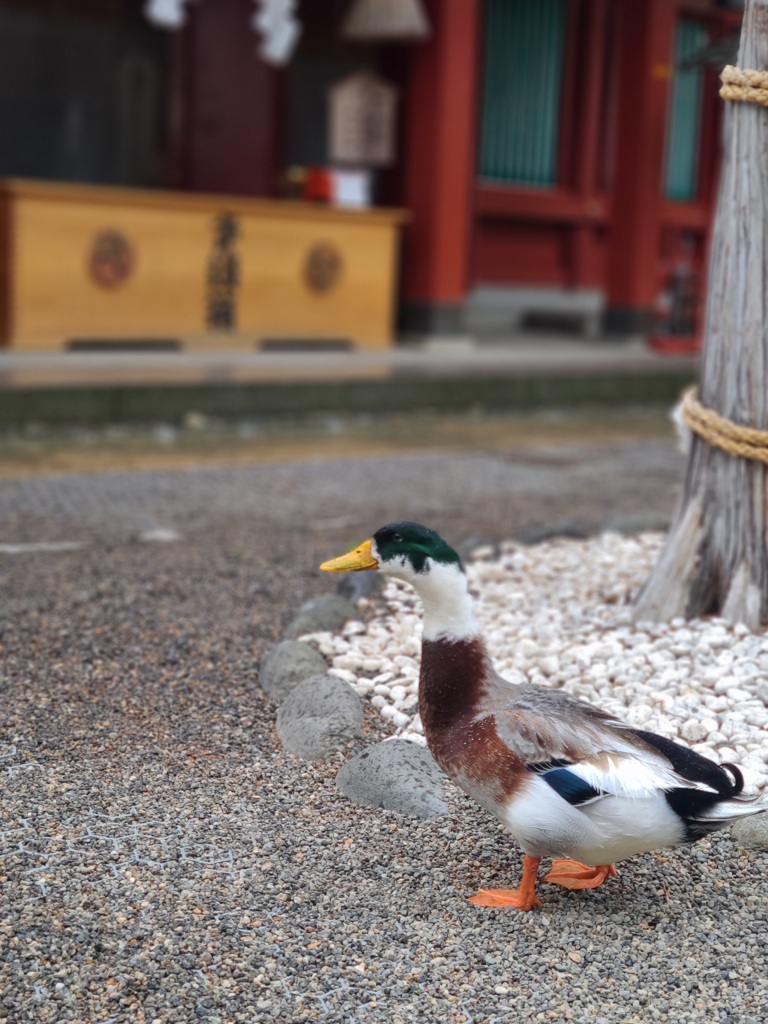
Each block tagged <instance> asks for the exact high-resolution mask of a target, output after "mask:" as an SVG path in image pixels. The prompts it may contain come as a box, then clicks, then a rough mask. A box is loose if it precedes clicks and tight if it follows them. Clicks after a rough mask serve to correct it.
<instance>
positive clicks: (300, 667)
mask: <svg viewBox="0 0 768 1024" xmlns="http://www.w3.org/2000/svg"><path fill="white" fill-rule="evenodd" d="M327 668H328V665H327V663H326V660H325V658H324V657H323V656H322V654H320V653H319V651H316V650H315V649H314V647H310V646H309V645H308V644H302V643H299V642H298V640H281V641H280V643H279V644H275V646H274V647H271V648H270V649H269V650H268V651H267V654H266V655H265V657H264V659H263V660H262V662H261V665H260V666H259V683H260V684H261V688H262V690H263V691H264V692H265V693H266V695H267V696H268V697H269V698H270V699H271V700H273V701H274V702H275V703H276V704H281V703H282V702H283V701H284V700H285V698H286V697H287V696H288V694H289V693H290V692H291V690H293V689H294V687H296V686H298V685H299V683H303V682H304V680H305V679H309V677H310V676H316V675H319V674H322V673H324V672H325V671H326V669H327Z"/></svg>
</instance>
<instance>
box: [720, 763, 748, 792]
mask: <svg viewBox="0 0 768 1024" xmlns="http://www.w3.org/2000/svg"><path fill="white" fill-rule="evenodd" d="M720 767H721V768H722V769H724V770H725V771H727V772H729V773H730V774H731V775H732V776H733V792H732V793H731V796H738V795H739V793H741V791H742V790H743V789H744V775H743V774H742V771H741V768H739V766H738V765H737V764H731V763H730V761H724V762H723V763H722V764H721V765H720Z"/></svg>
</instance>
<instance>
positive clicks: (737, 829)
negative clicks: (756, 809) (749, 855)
mask: <svg viewBox="0 0 768 1024" xmlns="http://www.w3.org/2000/svg"><path fill="white" fill-rule="evenodd" d="M731 838H732V839H733V840H734V841H735V842H736V843H738V845H739V846H743V847H744V849H745V850H768V812H766V813H764V814H756V815H755V816H754V817H751V816H750V817H749V818H742V819H741V820H740V821H737V822H736V824H735V825H734V826H733V828H732V829H731Z"/></svg>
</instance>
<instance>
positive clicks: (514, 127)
mask: <svg viewBox="0 0 768 1024" xmlns="http://www.w3.org/2000/svg"><path fill="white" fill-rule="evenodd" d="M566 3H567V0H486V26H485V81H484V92H483V108H482V136H481V143H480V177H481V178H484V179H486V180H490V181H498V182H505V183H510V184H512V183H514V184H522V185H532V186H539V187H547V186H551V185H555V184H556V183H557V164H558V135H559V129H560V102H561V90H562V76H563V51H564V45H565V24H566Z"/></svg>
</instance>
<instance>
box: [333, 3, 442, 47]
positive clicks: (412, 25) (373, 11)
mask: <svg viewBox="0 0 768 1024" xmlns="http://www.w3.org/2000/svg"><path fill="white" fill-rule="evenodd" d="M341 34H342V36H344V37H345V38H346V39H355V40H359V41H360V42H418V41H420V40H422V39H428V38H429V35H430V27H429V21H428V20H427V16H426V14H425V12H424V9H423V7H422V6H421V3H420V2H419V0H355V3H354V5H353V6H352V9H351V10H350V12H349V14H348V15H347V17H346V18H345V19H344V23H343V25H342V26H341Z"/></svg>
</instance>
